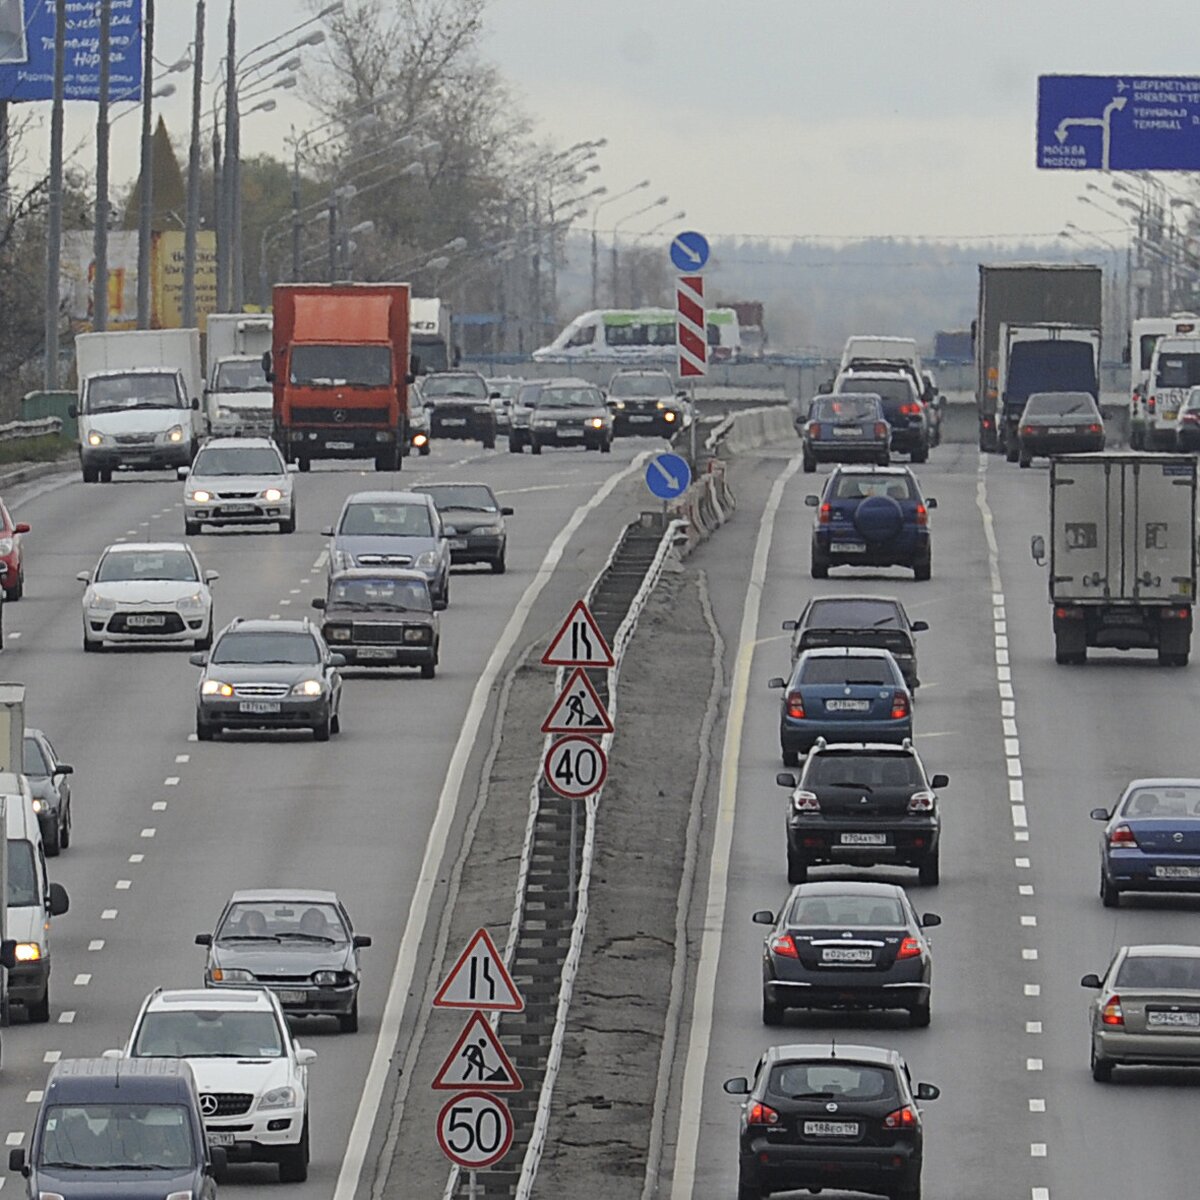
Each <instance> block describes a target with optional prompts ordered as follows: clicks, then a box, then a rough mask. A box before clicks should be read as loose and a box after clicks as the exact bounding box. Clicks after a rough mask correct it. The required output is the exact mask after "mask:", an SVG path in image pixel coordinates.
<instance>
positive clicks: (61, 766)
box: [51, 763, 75, 775]
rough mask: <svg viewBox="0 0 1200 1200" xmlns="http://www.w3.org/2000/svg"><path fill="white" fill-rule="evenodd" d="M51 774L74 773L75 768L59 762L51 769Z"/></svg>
mask: <svg viewBox="0 0 1200 1200" xmlns="http://www.w3.org/2000/svg"><path fill="white" fill-rule="evenodd" d="M51 774H52V775H74V774H75V768H74V767H72V766H71V765H70V764H69V763H59V764H58V766H57V767H55V768H54V770H53V771H51Z"/></svg>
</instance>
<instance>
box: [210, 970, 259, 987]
mask: <svg viewBox="0 0 1200 1200" xmlns="http://www.w3.org/2000/svg"><path fill="white" fill-rule="evenodd" d="M208 977H209V978H210V979H211V980H212V981H213V983H253V982H254V973H253V972H252V971H243V970H242V969H241V968H240V967H234V968H231V969H229V970H226V969H224V968H222V967H213V969H212V970H211V971H210V972H209V973H208Z"/></svg>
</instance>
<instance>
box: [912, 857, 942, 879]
mask: <svg viewBox="0 0 1200 1200" xmlns="http://www.w3.org/2000/svg"><path fill="white" fill-rule="evenodd" d="M940 858H941V856H940V854H939V853H938V851H937V850H935V851H934V852H933V853H932V854H930V855H929V856H928V857H927V858H924V859H922V860H921V862H920V863H919V864H918V866H917V882H918V883H920V885H921V886H922V887H937V885H938V884H939V883H940V882H941V878H942V866H941V861H940Z"/></svg>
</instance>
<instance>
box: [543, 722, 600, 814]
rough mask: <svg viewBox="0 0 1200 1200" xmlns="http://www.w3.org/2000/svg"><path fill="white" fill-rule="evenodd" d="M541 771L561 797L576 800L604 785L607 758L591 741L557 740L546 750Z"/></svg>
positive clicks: (576, 736) (576, 738) (577, 738)
mask: <svg viewBox="0 0 1200 1200" xmlns="http://www.w3.org/2000/svg"><path fill="white" fill-rule="evenodd" d="M542 770H543V772H544V773H545V776H546V782H547V783H548V784H549V785H550V786H551V787H552V788H553V789H554V790H555V791H556V792H557V793H558V794H559V795H560V796H566V797H567V798H568V799H570V800H578V799H581V798H582V797H584V796H590V795H591V794H592V793H593V792H596V791H599V790H600V788H602V787H603V786H604V780H605V778H606V777H607V775H608V756H607V755H606V754H605V753H604V750H603V749H602V748H601V747H600V745H599V744H598V743H596V742H593V741H592V739H591V738H586V737H580V736H578V735H573V736H571V737H564V738H559V739H558V741H556V742H555V743H554V744H553V745H552V746H551V747H550V749H549V750H547V751H546V760H545V762H544V763H543V764H542Z"/></svg>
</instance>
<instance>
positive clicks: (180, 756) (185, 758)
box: [175, 754, 192, 763]
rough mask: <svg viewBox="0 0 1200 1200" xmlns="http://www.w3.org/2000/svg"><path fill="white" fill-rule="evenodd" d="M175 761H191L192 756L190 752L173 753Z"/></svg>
mask: <svg viewBox="0 0 1200 1200" xmlns="http://www.w3.org/2000/svg"><path fill="white" fill-rule="evenodd" d="M175 761H176V762H177V763H185V762H191V761H192V756H191V755H190V754H177V755H175Z"/></svg>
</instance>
